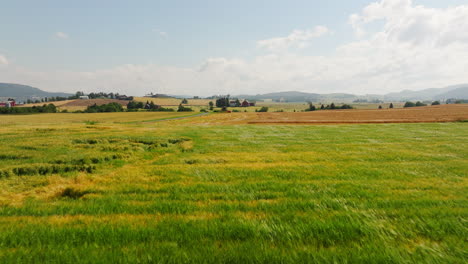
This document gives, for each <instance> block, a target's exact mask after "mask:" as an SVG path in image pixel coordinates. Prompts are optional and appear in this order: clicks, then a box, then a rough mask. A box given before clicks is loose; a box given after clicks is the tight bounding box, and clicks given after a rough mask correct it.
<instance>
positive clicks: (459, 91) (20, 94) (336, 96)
mask: <svg viewBox="0 0 468 264" xmlns="http://www.w3.org/2000/svg"><path fill="white" fill-rule="evenodd" d="M70 95H72V94H70V93H58V92H47V91H44V90H41V89H39V88H35V87H32V86H28V85H21V84H11V83H0V98H7V97H11V98H15V99H16V100H27V99H30V98H44V97H56V96H60V97H68V96H70ZM174 97H178V98H179V97H180V98H182V97H188V96H174ZM232 97H233V98H245V99H248V100H274V101H280V100H284V101H286V102H305V101H312V102H319V101H336V102H351V101H354V100H358V99H364V100H369V101H371V100H382V101H415V100H420V101H431V100H446V99H468V84H459V85H453V86H447V87H444V88H429V89H424V90H419V91H413V90H403V91H400V92H393V93H388V94H384V95H378V94H368V95H355V94H349V93H330V94H319V93H307V92H298V91H285V92H275V93H266V94H257V95H248V94H241V95H235V96H232Z"/></svg>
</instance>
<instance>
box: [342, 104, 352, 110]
mask: <svg viewBox="0 0 468 264" xmlns="http://www.w3.org/2000/svg"><path fill="white" fill-rule="evenodd" d="M340 108H341V109H353V107H352V106H350V105H349V104H344V105H342V106H341V107H340Z"/></svg>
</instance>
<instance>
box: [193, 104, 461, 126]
mask: <svg viewBox="0 0 468 264" xmlns="http://www.w3.org/2000/svg"><path fill="white" fill-rule="evenodd" d="M467 119H468V105H441V106H427V107H413V108H401V109H375V110H359V109H351V110H317V111H313V112H296V113H292V112H277V113H275V112H273V113H271V112H268V113H244V112H241V113H231V114H225V115H210V116H206V117H204V118H202V119H196V120H193V122H194V123H198V122H203V123H205V124H218V123H224V124H270V125H272V124H283V125H284V124H286V125H287V124H309V125H314V124H366V123H418V122H422V123H431V122H455V121H463V120H467Z"/></svg>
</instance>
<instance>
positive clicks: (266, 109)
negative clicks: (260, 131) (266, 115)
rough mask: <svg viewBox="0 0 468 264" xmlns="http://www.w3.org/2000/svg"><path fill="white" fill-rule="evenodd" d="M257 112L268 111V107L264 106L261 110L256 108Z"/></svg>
mask: <svg viewBox="0 0 468 264" xmlns="http://www.w3.org/2000/svg"><path fill="white" fill-rule="evenodd" d="M255 112H268V107H266V106H262V108H260V109H259V110H255Z"/></svg>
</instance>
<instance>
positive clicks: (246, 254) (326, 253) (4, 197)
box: [0, 113, 468, 263]
mask: <svg viewBox="0 0 468 264" xmlns="http://www.w3.org/2000/svg"><path fill="white" fill-rule="evenodd" d="M181 115H184V114H177V113H118V114H83V115H75V116H76V117H78V119H77V118H72V117H74V115H72V114H62V115H58V114H57V115H55V114H44V115H30V116H0V123H1V124H2V126H0V144H1V147H0V263H333V262H335V263H465V262H466V260H467V258H468V253H467V237H468V208H467V207H468V201H467V198H468V197H467V196H468V189H467V187H468V180H467V172H468V160H467V158H468V143H467V142H468V124H467V123H443V124H437V123H435V124H384V125H336V126H260V125H240V126H234V125H232V126H226V125H223V126H221V125H193V124H189V123H188V121H187V120H189V119H181V120H174V121H163V122H148V123H144V122H142V121H145V120H146V121H154V120H161V119H165V118H172V117H176V116H181ZM185 115H187V113H185ZM194 118H196V117H194Z"/></svg>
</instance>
